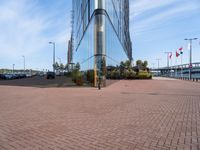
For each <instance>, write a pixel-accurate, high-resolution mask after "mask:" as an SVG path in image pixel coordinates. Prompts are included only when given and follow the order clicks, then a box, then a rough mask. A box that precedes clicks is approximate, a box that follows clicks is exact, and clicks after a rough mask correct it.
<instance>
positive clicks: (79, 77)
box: [76, 73, 83, 86]
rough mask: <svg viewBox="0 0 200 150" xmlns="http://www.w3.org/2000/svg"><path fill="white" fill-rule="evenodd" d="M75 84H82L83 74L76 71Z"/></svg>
mask: <svg viewBox="0 0 200 150" xmlns="http://www.w3.org/2000/svg"><path fill="white" fill-rule="evenodd" d="M76 84H77V85H78V86H83V76H82V74H81V73H78V74H77V76H76Z"/></svg>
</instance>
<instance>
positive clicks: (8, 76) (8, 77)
mask: <svg viewBox="0 0 200 150" xmlns="http://www.w3.org/2000/svg"><path fill="white" fill-rule="evenodd" d="M4 76H5V79H6V80H11V79H14V76H13V75H12V74H4Z"/></svg>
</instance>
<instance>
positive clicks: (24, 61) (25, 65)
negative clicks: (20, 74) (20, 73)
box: [22, 56, 26, 74]
mask: <svg viewBox="0 0 200 150" xmlns="http://www.w3.org/2000/svg"><path fill="white" fill-rule="evenodd" d="M22 57H23V59H24V74H25V66H26V60H25V56H22Z"/></svg>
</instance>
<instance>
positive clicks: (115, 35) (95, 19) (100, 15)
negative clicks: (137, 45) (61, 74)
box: [72, 0, 132, 81]
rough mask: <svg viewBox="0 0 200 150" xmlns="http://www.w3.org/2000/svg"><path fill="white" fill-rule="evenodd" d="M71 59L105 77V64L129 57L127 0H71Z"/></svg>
mask: <svg viewBox="0 0 200 150" xmlns="http://www.w3.org/2000/svg"><path fill="white" fill-rule="evenodd" d="M72 19H73V35H72V36H73V47H74V50H73V61H74V63H76V62H79V63H80V65H81V69H82V70H91V69H92V70H94V76H95V81H96V80H97V78H98V77H99V76H101V78H102V79H105V74H106V69H105V68H106V66H116V65H119V64H120V62H121V61H125V60H127V59H129V60H132V47H131V40H130V34H129V0H73V17H72Z"/></svg>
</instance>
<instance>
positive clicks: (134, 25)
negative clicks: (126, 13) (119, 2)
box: [130, 0, 199, 34]
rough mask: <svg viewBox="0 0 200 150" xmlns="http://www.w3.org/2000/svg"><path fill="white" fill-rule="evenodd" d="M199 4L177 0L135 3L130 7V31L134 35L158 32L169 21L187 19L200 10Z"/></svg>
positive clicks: (141, 0)
mask: <svg viewBox="0 0 200 150" xmlns="http://www.w3.org/2000/svg"><path fill="white" fill-rule="evenodd" d="M197 3H198V2H195V1H175V0H168V1H163V0H152V1H148V0H137V1H135V2H134V1H133V2H132V3H131V5H130V10H131V11H130V20H131V29H130V30H131V32H132V33H136V34H141V33H143V32H147V31H152V30H158V29H159V28H161V27H163V25H164V24H165V23H166V22H168V21H169V20H172V19H174V18H177V17H179V18H180V17H185V16H186V15H187V14H188V13H192V12H194V11H195V10H197V9H198V8H199V5H197ZM167 6H168V7H167ZM169 6H170V7H169ZM165 7H166V8H165ZM162 8H163V9H162ZM152 12H156V13H152ZM138 18H139V19H138Z"/></svg>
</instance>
